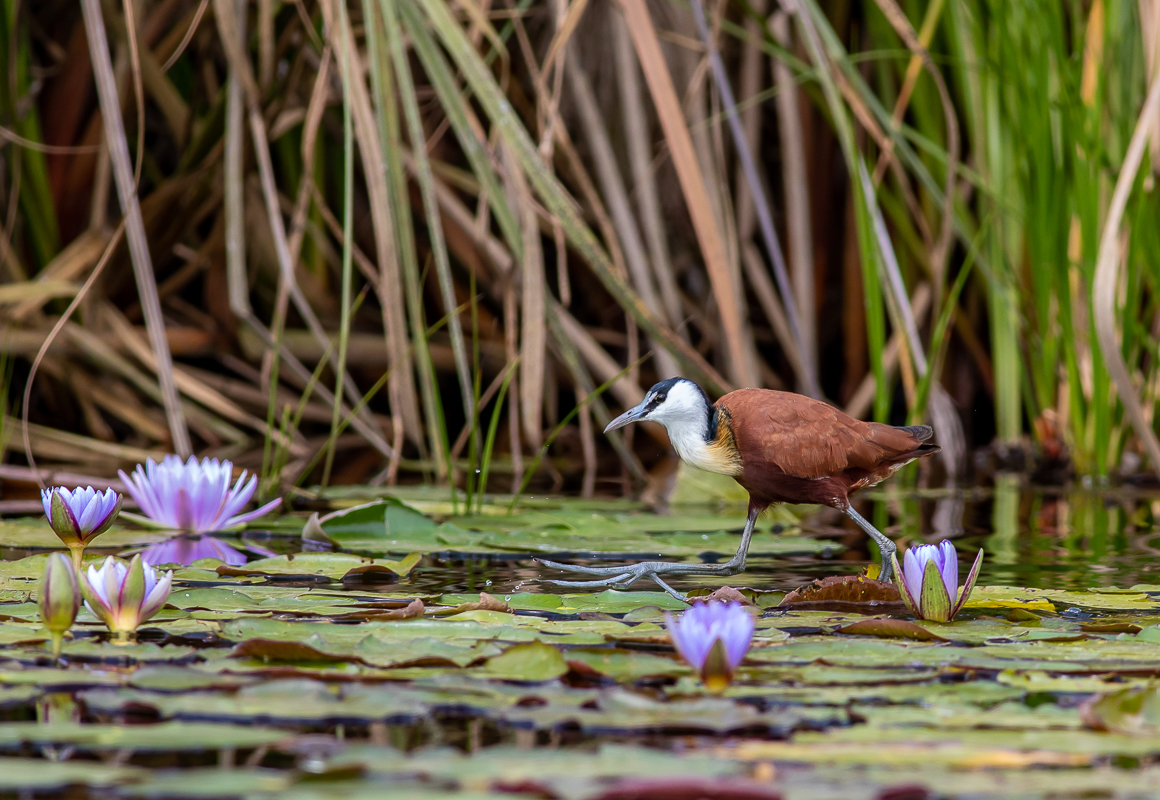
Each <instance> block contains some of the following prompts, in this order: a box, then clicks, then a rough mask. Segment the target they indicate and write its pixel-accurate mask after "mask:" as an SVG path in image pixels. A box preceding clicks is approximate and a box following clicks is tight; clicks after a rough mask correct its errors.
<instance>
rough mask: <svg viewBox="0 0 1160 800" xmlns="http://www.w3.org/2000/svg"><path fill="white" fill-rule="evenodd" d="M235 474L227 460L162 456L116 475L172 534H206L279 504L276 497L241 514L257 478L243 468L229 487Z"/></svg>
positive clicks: (144, 509) (246, 520)
mask: <svg viewBox="0 0 1160 800" xmlns="http://www.w3.org/2000/svg"><path fill="white" fill-rule="evenodd" d="M233 470H234V465H233V464H231V463H230V462H229V461H218V460H217V459H216V458H212V459H211V458H206V459H202V460H201V461H200V462H199V461H198V460H197V459H195V458H193V457H192V456H190V458H189V460H188V461H185V462H182V460H181V458H180V457H178V456H166V457H165V458H163V459H162V460H161V463H160V464H157V463H154V461H153V459H148V460H147V461H146V462H145V466H144V467H142V466H141V465H140V464H138V465H137V469H136V470H134V472H133V474H132V475H126V474H125V473H124V472H118V474H119V475H120V476H121V480H122V481H124V482H125V489H126V490H127V491H128V492H129V494H130V495H131V496H132V497H133V499H134V500H136V501H137V505H139V506H141V511H142V512H143V513H144V514H145V516H147V517H149V519H151V520H153V521H154V522H156V523H158V524H159V525H161V526H163V527H166V528H171V529H173V530H179V531H185V532H187V533H208V532H210V531H219V530H222V529H224V528H232V527H234V526H235V525H241V524H243V523H246V522H250V521H252V520H255V519H257V518H258V517H260V516H262V515H263V514H266V513H268V512H270V511H272V510H273V509H275V508H276V507H277V506H278V505H279V504H280V503H281V502H282V500H281V498H279V499H277V500H273V501H272V502H269V503H267V504H266V505H264V506H262V507H261V508H258V509H255V510H254V511H251V512H249V513H247V514H239V513H238V512H239V511H241V510H242V508H243V507H244V506H245V505H246V503H248V502H249V500H250V497H252V496H253V494H254V489H256V488H257V486H258V478H257V476H256V475H254V476H250V475H249V473H248V472H246V471H245V470H243V471H242V475H241V477H240V478H238V480H237V482H236V483H235V484H234V485H233V488H230V480H231V479H232V478H233ZM247 476H249V481H247V480H246V478H247Z"/></svg>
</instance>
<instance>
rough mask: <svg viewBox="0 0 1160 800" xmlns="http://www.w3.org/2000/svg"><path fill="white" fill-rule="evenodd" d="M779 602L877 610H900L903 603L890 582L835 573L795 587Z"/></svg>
mask: <svg viewBox="0 0 1160 800" xmlns="http://www.w3.org/2000/svg"><path fill="white" fill-rule="evenodd" d="M781 606H793V607H798V608H816V609H820V610H834V611H862V610H863V609H865V611H864V612H863V613H870V614H873V613H877V612H878V611H881V610H883V609H888V610H891V611H903V610H905V607H904V606H903V603H902V597H901V595H899V593H898V589H897V587H895V586H894V584H893V583H887V582H884V581H876V580H871V579H870V578H865V577H862V576H861V575H836V576H832V577H829V578H822V579H821V580H816V581H814V582H813V583H811V584H809V585H807V586H803V587H801V588H799V589H795V590H794V591H792V592H790V593H789V594H787V595H786V596H785V599H784V600H782V601H781V603H780V604H779V607H781Z"/></svg>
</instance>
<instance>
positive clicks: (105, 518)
mask: <svg viewBox="0 0 1160 800" xmlns="http://www.w3.org/2000/svg"><path fill="white" fill-rule="evenodd" d="M40 502H41V504H42V505H43V506H44V513H45V515H46V516H47V517H48V524H49V525H51V526H52V530H53V533H55V534H56V535H57V536H59V537H60V540H61V541H62V542H64V543H65V545H66V546H67V547H68V549H69V550H70V551H72V559H73V566H74V567H75V568H76V570H77V571H78V572H79V571H80V568H81V557H82V556H83V555H84V552H85V547H87V546H88V544H89V542H91V541H92V540H93V539H95V538H97V537H98V536H100V535H101V534H102V533H104V532H105V531H107V530H108V529H109V526H111V525H112V524H113V520H115V519H116V518H117V514H118V513H119V512H120V510H121V495H119V494H117V493H116V492H114V491H113V490H112V489H106V490H105V491H103V492H99V491H97V490H96V489H94V488H93V487H92V486H86V487H85V488H84V489H81V488H76V489H66V488H65V487H63V486H53V487H52V488H49V489H42V490H41V491H40Z"/></svg>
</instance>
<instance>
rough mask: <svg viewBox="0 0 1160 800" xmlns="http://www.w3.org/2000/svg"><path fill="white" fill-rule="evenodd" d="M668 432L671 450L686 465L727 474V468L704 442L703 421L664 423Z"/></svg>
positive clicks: (671, 421) (690, 420)
mask: <svg viewBox="0 0 1160 800" xmlns="http://www.w3.org/2000/svg"><path fill="white" fill-rule="evenodd" d="M664 425H665V429H666V430H668V432H669V441H670V442H672V443H673V449H674V450H676V451H677V455H678V456H680V457H681V460H682V461H684V462H685V463H686V464H690V465H692V466H694V467H696V468H697V469H703V470H705V471H706V472H720V473H722V474H726V475H728V474H729V471H728V467H727V466H726V465H724V464H722V462H721V458H720V456H719V455H717V454H716V453H715V452H714V451H713V449H712V448H711V447H710V443H709V442H707V441H706V440H705V434H706V432H707V430H708V426H707V423H706V420H705V419H701V420H700V421H699V422H698V421H696V420H694V419H686V418H683V419H674V420H669V421H666V422H665V423H664Z"/></svg>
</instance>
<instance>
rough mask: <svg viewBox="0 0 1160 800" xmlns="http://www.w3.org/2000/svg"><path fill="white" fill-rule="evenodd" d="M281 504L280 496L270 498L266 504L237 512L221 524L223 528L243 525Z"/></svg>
mask: <svg viewBox="0 0 1160 800" xmlns="http://www.w3.org/2000/svg"><path fill="white" fill-rule="evenodd" d="M281 504H282V498H281V497H278V498H275V499H274V500H271V501H270V502H269V503H266V505H264V506H262V507H261V508H255V509H254V510H253V511H249V512H247V513H245V514H238V515H237V516H236V517H230V518H229V519H227V520H226V521H225V524H224V525H222V527H223V528H232V527H234V526H235V525H243V524H245V523H247V522H252V521H253V520H256V519H257V518H258V517H262V516H265V515H266V514H269V513H270V512H271V511H273V510H274V509H275V508H277V507H278V506H280V505H281Z"/></svg>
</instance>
